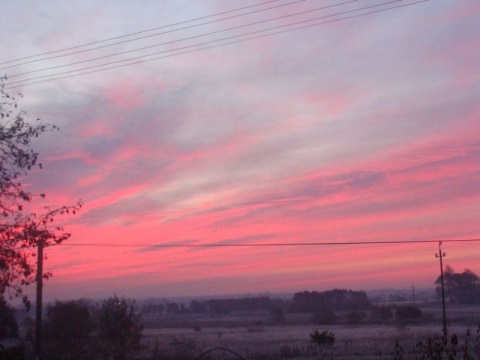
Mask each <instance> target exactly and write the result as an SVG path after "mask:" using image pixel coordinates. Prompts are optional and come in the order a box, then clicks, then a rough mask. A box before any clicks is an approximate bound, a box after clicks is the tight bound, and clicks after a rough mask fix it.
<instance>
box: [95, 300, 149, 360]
mask: <svg viewBox="0 0 480 360" xmlns="http://www.w3.org/2000/svg"><path fill="white" fill-rule="evenodd" d="M96 317H97V329H98V340H99V345H100V348H101V350H102V352H103V353H104V355H105V356H106V357H107V358H109V357H110V356H111V357H112V358H113V360H126V359H131V358H132V356H133V355H134V354H135V353H136V352H137V351H138V350H139V348H140V339H141V337H142V329H143V323H142V319H141V317H140V314H138V313H137V311H136V306H135V302H134V301H133V300H129V299H125V298H119V297H117V295H114V296H113V297H110V298H108V299H106V300H104V301H103V302H102V304H101V305H100V308H99V309H98V312H97V315H96Z"/></svg>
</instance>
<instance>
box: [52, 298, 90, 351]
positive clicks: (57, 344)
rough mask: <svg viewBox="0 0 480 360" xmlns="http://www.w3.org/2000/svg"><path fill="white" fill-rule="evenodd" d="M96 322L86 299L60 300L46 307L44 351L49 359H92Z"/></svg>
mask: <svg viewBox="0 0 480 360" xmlns="http://www.w3.org/2000/svg"><path fill="white" fill-rule="evenodd" d="M94 329H95V322H94V320H93V317H92V315H91V314H90V309H89V306H88V303H87V302H86V301H84V300H77V301H67V302H60V301H56V302H55V304H54V305H51V306H49V307H48V308H47V318H46V321H45V353H46V354H47V356H48V358H49V359H59V360H61V359H68V360H80V359H91V358H92V354H91V353H90V352H89V350H91V349H92V339H91V336H90V335H91V334H92V333H93V331H94Z"/></svg>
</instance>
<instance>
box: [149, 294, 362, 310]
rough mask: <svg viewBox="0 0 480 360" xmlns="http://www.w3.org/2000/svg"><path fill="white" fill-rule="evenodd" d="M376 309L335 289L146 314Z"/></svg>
mask: <svg viewBox="0 0 480 360" xmlns="http://www.w3.org/2000/svg"><path fill="white" fill-rule="evenodd" d="M371 307H372V304H371V302H370V300H369V299H368V297H367V294H366V293H365V292H364V291H353V290H342V289H334V290H329V291H324V292H317V291H302V292H298V293H295V294H294V295H293V298H292V299H291V300H287V299H278V298H271V297H269V296H258V297H243V298H227V299H208V300H197V299H194V300H191V301H190V304H189V305H188V306H187V305H185V304H181V303H177V302H172V301H168V302H166V303H164V304H161V303H145V304H144V306H143V313H145V314H158V315H161V314H172V315H173V314H217V315H221V314H228V313H233V312H246V311H248V312H256V311H259V312H260V311H263V312H265V311H270V312H271V311H274V310H276V309H282V310H283V311H285V312H289V313H311V312H318V311H321V310H325V309H328V310H331V311H347V310H349V311H356V310H366V309H369V308H371Z"/></svg>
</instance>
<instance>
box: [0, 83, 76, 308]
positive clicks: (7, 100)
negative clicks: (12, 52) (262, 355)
mask: <svg viewBox="0 0 480 360" xmlns="http://www.w3.org/2000/svg"><path fill="white" fill-rule="evenodd" d="M6 80H7V79H6V77H4V78H1V79H0V295H4V294H5V293H8V294H9V296H15V297H19V296H22V289H23V287H24V286H27V285H29V284H31V283H32V282H34V281H35V268H34V267H35V265H36V264H35V260H34V257H35V256H36V249H37V247H38V245H39V244H41V245H43V246H51V245H57V244H60V243H62V242H63V241H65V240H67V239H68V238H69V237H70V236H71V234H70V233H68V232H66V231H65V230H64V229H63V227H61V226H57V225H55V221H56V218H57V217H58V216H60V215H63V214H65V213H67V214H69V213H73V214H75V213H76V211H78V210H79V209H80V208H81V207H82V202H81V201H78V202H77V203H76V204H75V205H73V206H62V207H60V208H56V209H50V208H48V207H44V208H43V210H42V212H41V213H38V212H31V211H30V209H31V208H32V206H27V205H29V204H30V203H32V202H33V201H34V200H35V199H38V198H45V194H40V195H34V194H32V193H31V192H30V191H28V190H27V189H26V188H25V186H24V184H23V181H24V179H25V178H26V176H27V175H28V173H29V172H30V171H31V170H32V169H33V168H34V167H37V166H38V167H39V168H42V165H41V163H39V162H38V159H39V154H38V152H36V151H35V150H33V149H32V142H33V140H34V139H35V138H37V137H39V136H40V135H42V134H43V133H45V132H47V131H53V130H58V127H56V126H54V125H48V124H44V123H42V122H41V121H40V120H39V119H36V120H35V121H34V122H33V123H32V122H29V121H27V119H26V115H27V113H26V111H24V110H20V109H19V105H18V99H19V98H21V97H22V95H21V94H19V95H18V96H11V95H10V94H8V93H7V92H6V91H5V90H4V82H5V81H6ZM50 275H51V274H49V273H45V274H43V276H44V277H45V278H48V277H49V276H50ZM23 302H24V303H25V305H27V307H28V305H29V302H28V299H27V298H26V297H23Z"/></svg>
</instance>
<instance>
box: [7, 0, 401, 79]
mask: <svg viewBox="0 0 480 360" xmlns="http://www.w3.org/2000/svg"><path fill="white" fill-rule="evenodd" d="M275 1H278V0H275ZM303 1H305V0H295V1H292V2H289V3H286V4H281V5H276V6H271V7H269V8H265V9H260V10H255V11H250V12H247V13H243V14H238V15H232V16H228V17H225V18H221V19H216V20H212V21H208V22H205V23H201V24H195V25H190V26H186V27H182V28H178V29H173V30H168V31H163V32H160V33H155V34H150V35H146V36H141V37H138V38H135V39H129V40H123V41H118V42H114V43H111V44H106V45H101V46H96V47H92V48H89V49H84V50H78V51H74V52H69V53H66V54H61V55H54V56H49V57H46V58H42V59H37V60H30V61H27V62H22V63H19V64H14V65H10V66H6V67H2V68H0V70H5V69H10V68H13V67H18V66H21V65H26V64H31V63H36V62H40V61H46V60H52V59H56V58H60V57H65V56H69V55H76V54H80V53H84V52H87V51H93V50H98V49H103V48H106V47H111V46H115V45H120V44H125V43H129V42H133V41H138V40H142V39H147V38H151V37H154V36H160V35H165V34H169V33H173V32H177V31H181V30H186V29H191V28H194V27H198V26H202V25H208V24H212V23H215V22H219V21H223V20H229V19H233V18H236V17H241V16H245V15H251V14H255V13H259V12H262V11H267V10H272V9H275V8H279V7H283V6H287V5H291V4H296V3H299V2H303ZM354 1H359V0H351V1H349V2H354ZM398 1H402V0H398ZM212 16H213V15H212ZM287 16H290V15H287ZM210 17H211V16H210ZM267 21H271V20H267ZM188 22H190V21H188ZM249 25H250V24H247V25H246V26H249ZM169 26H171V25H166V26H162V27H160V28H164V27H169ZM160 28H157V29H160ZM232 29H235V28H232ZM227 30H231V29H226V30H220V31H218V32H222V31H227ZM147 31H152V30H147ZM214 33H216V32H212V33H210V34H214ZM205 35H209V34H205ZM205 35H201V36H205ZM193 38H194V37H193ZM187 39H189V38H187ZM183 40H184V39H181V40H177V41H183ZM105 41H106V40H104V41H100V42H105ZM173 42H176V41H173ZM164 44H168V43H164ZM164 44H157V45H152V46H147V47H145V48H140V49H136V50H130V51H126V52H123V53H122V52H121V53H117V54H112V55H108V56H105V57H109V56H115V55H120V54H124V53H128V52H132V51H138V50H144V49H148V48H151V47H155V46H160V45H164ZM81 47H83V46H81ZM74 48H75V47H74ZM70 49H71V48H70ZM63 51H66V50H58V51H54V52H50V53H45V55H48V54H51V53H57V52H63ZM38 56H39V55H38ZM93 60H97V59H93ZM87 61H91V60H87ZM4 64H5V63H4ZM0 65H2V64H0ZM65 66H67V65H65ZM37 71H41V70H37ZM32 72H34V71H32ZM24 74H25V73H23V74H18V75H24ZM14 76H17V75H14ZM10 77H12V76H10Z"/></svg>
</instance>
